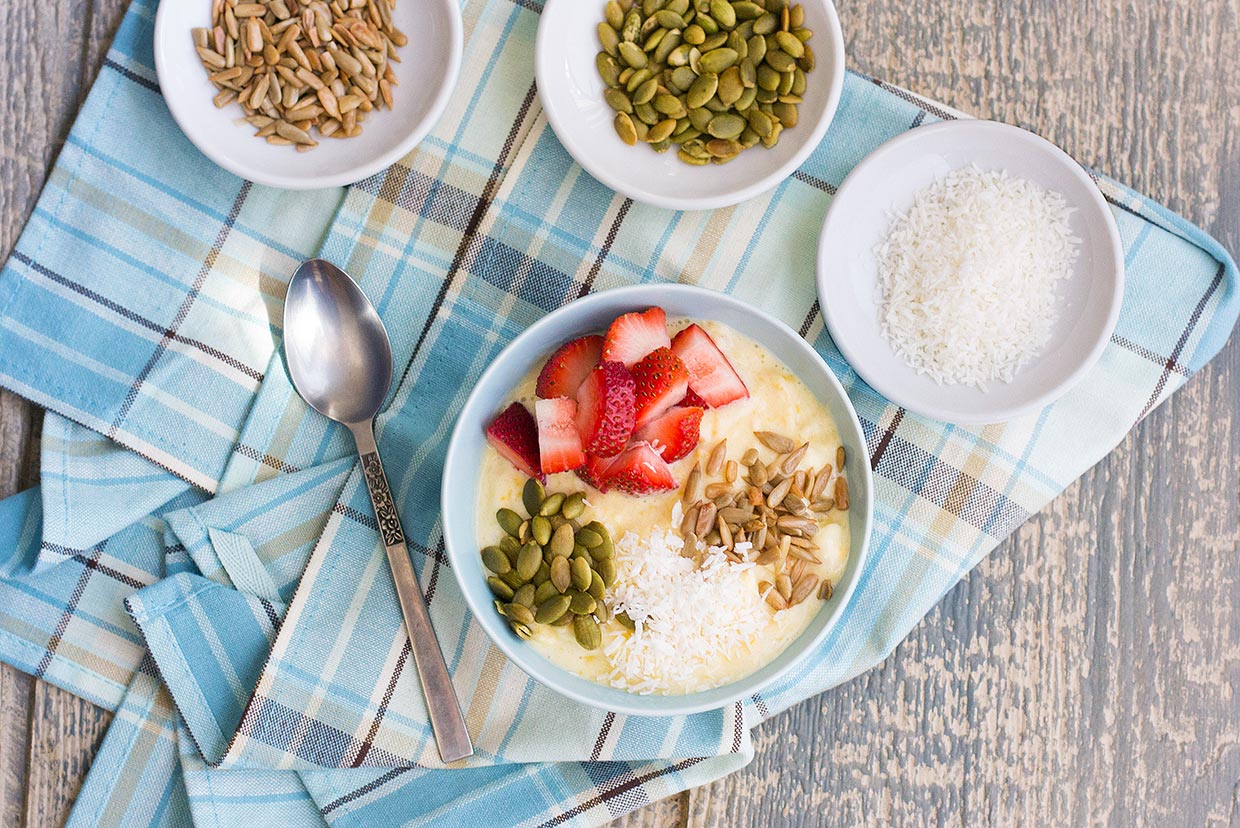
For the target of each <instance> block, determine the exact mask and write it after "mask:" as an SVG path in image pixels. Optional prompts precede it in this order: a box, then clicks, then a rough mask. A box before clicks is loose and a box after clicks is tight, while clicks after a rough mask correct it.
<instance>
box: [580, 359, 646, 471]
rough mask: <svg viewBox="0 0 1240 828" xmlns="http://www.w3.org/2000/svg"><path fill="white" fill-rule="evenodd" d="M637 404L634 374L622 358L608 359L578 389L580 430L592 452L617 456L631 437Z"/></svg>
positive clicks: (601, 455) (584, 445)
mask: <svg viewBox="0 0 1240 828" xmlns="http://www.w3.org/2000/svg"><path fill="white" fill-rule="evenodd" d="M636 410H637V404H636V401H635V398H634V384H633V375H632V374H630V373H629V372H628V369H626V368H625V367H624V366H623V365H621V364H620V363H619V362H604V363H603V364H602V365H600V366H598V367H597V368H595V369H594V370H593V371H591V372H590V373H589V374H588V375H587V376H586V379H585V382H583V383H581V387H580V388H578V389H577V431H578V432H579V433H580V434H581V446H582V448H583V449H585V451H586V452H588V453H589V454H594V455H597V456H599V457H614V456H616V455H617V454H619V453H620V452H621V451H622V450H623V449H624V445H625V443H627V442H628V441H629V435H630V434H632V433H633V422H634V417H635V416H636Z"/></svg>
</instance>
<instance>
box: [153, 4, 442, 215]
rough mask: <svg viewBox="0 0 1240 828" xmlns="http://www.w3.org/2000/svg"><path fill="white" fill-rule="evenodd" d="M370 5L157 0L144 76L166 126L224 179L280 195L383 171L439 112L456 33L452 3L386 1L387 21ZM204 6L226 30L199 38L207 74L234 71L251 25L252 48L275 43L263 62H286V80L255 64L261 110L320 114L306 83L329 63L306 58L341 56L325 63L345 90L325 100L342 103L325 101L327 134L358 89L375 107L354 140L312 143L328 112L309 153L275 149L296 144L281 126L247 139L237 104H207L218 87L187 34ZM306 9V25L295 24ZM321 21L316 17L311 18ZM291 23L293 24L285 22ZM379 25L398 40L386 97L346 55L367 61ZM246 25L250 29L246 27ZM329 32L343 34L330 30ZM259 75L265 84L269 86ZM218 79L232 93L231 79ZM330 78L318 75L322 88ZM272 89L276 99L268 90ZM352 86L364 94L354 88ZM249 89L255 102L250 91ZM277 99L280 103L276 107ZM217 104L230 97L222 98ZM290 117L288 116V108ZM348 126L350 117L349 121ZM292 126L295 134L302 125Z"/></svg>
mask: <svg viewBox="0 0 1240 828" xmlns="http://www.w3.org/2000/svg"><path fill="white" fill-rule="evenodd" d="M376 3H383V4H387V3H388V0H353V2H344V3H343V5H344V6H346V7H350V8H349V9H348V10H346V12H345V14H346V17H345V19H342V20H337V19H334V16H332V12H331V11H330V10H329V8H328V6H327V4H326V3H315V4H313V5H311V4H310V3H309V2H305V3H302V4H300V5H299V4H298V3H297V2H296V0H177V2H171V1H170V2H166V3H160V4H159V12H158V14H157V15H156V18H155V67H156V71H157V73H158V75H159V86H160V90H161V91H162V92H163V95H164V99H165V100H166V101H167V102H168V108H169V109H170V110H171V111H172V116H173V118H175V119H176V122H177V124H178V125H179V126H180V127H181V129H182V131H184V132H185V134H186V136H187V137H188V138H189V139H190V141H192V142H193V143H194V145H195V146H196V147H198V149H199V150H201V151H202V153H203V154H204V155H206V156H207V157H208V158H210V159H211V160H212V161H214V162H215V163H216V164H219V165H220V166H221V167H223V168H224V169H226V170H228V171H229V172H232V173H234V174H236V175H239V176H241V177H242V178H246V179H249V180H250V181H254V182H256V183H259V184H266V185H268V186H272V187H280V188H284V189H291V190H308V189H315V188H320V187H336V186H342V185H345V184H352V183H354V182H356V181H360V180H361V179H363V178H366V177H367V176H370V175H373V174H374V173H377V172H379V171H380V170H383V169H384V168H386V167H388V166H389V165H391V164H392V163H394V162H395V161H397V160H399V159H400V158H401V157H403V156H404V155H406V154H407V153H408V152H409V151H410V150H412V149H413V148H414V146H415V145H416V144H417V143H418V142H419V141H421V140H422V138H423V137H425V136H426V134H427V133H428V132H429V131H430V129H431V127H433V126H434V124H435V121H436V120H438V118H439V116H440V115H441V114H442V113H443V111H444V108H445V107H446V106H447V103H448V98H449V96H450V95H451V93H452V89H453V87H454V86H455V85H456V79H457V76H458V74H459V72H460V65H461V53H462V51H463V25H462V22H461V12H460V9H459V8H458V5H457V3H456V2H455V0H418V2H413V3H410V2H403V3H396V4H394V6H392V5H391V4H388V6H389V8H390V9H391V10H390V13H389V12H386V11H385V10H382V9H381V8H380V7H379V6H376V5H375V4H376ZM223 7H227V8H228V10H229V12H228V14H227V15H224V12H223V10H222V9H223ZM372 7H373V9H372ZM216 9H220V13H221V15H223V16H224V17H225V18H227V17H231V18H232V20H231V21H230V20H227V19H225V20H224V23H225V25H223V26H221V27H220V31H219V32H218V33H216V32H213V31H208V32H206V33H204V34H205V35H206V36H205V39H206V41H207V47H206V50H205V51H207V52H210V53H212V54H210V55H206V58H207V59H208V60H210V61H212V62H213V63H214V64H216V65H217V66H218V68H217V69H216V71H217V72H218V71H221V70H224V71H227V70H230V69H236V68H238V67H242V68H244V55H247V54H251V53H250V52H249V51H248V46H247V45H243V43H245V41H246V40H247V37H248V35H249V34H250V31H249V29H250V27H251V25H253V26H254V27H255V28H257V29H258V31H256V32H254V34H255V35H256V36H257V37H258V38H259V40H256V41H255V43H256V44H257V43H258V42H259V41H263V43H264V45H266V43H268V42H269V43H270V44H271V45H272V46H273V48H274V47H275V46H278V45H279V46H282V47H283V48H281V49H279V51H278V52H277V53H276V54H275V55H273V57H275V58H276V59H277V64H276V65H277V66H279V65H280V63H279V62H280V61H284V63H285V64H291V65H284V66H283V68H284V69H285V70H287V71H286V72H285V73H284V74H281V73H278V72H276V71H275V68H274V67H273V68H272V69H271V71H270V72H268V71H266V70H267V68H268V67H267V66H266V64H264V65H263V66H262V68H261V69H260V71H259V72H258V73H256V74H255V75H254V77H253V78H251V81H250V82H251V83H253V84H257V83H258V82H259V79H260V78H263V79H265V80H264V86H265V88H266V89H267V92H268V94H267V95H266V96H264V99H265V101H266V102H267V104H268V105H269V106H275V101H276V100H279V101H280V109H279V110H276V111H277V112H283V111H285V110H284V104H285V101H286V100H287V101H288V102H289V105H291V107H292V115H293V116H302V115H305V114H308V113H313V112H314V109H304V108H302V107H305V106H310V107H317V108H319V109H323V108H324V107H325V106H328V104H326V103H324V102H323V101H320V100H318V95H317V93H316V92H315V90H314V88H313V84H315V83H321V82H322V81H321V78H322V74H323V73H324V72H330V71H331V66H330V65H328V66H326V67H325V66H324V64H323V63H322V61H316V56H317V54H321V53H322V52H323V51H330V53H331V54H332V55H334V56H339V55H340V53H341V48H342V46H348V47H349V48H348V50H347V51H346V52H345V54H344V57H343V58H341V59H340V60H339V61H337V60H335V58H334V57H333V59H332V60H331V61H330V63H338V64H339V66H338V67H337V69H336V71H337V72H338V73H339V74H340V75H341V76H342V77H341V78H340V82H341V83H342V84H343V83H345V81H346V80H348V81H349V83H348V86H347V87H345V88H344V89H342V88H341V87H340V86H337V87H336V91H337V92H341V91H343V93H344V94H343V95H342V96H340V97H341V98H344V100H345V104H344V105H343V106H342V105H341V103H340V100H339V99H337V100H335V101H333V102H332V103H334V105H335V108H336V112H337V113H339V114H340V116H341V117H340V119H339V120H336V123H337V125H338V127H336V128H335V129H336V132H337V134H339V133H340V131H341V130H340V129H339V125H342V124H343V123H344V122H345V118H346V117H347V116H348V115H349V114H350V113H345V112H343V111H342V110H343V109H344V108H345V107H348V106H353V105H358V106H357V111H362V110H364V108H365V104H362V103H361V102H360V101H359V100H358V98H359V97H360V96H359V95H358V94H357V93H358V92H359V91H360V92H362V93H363V94H364V95H366V96H367V98H368V101H369V99H370V96H371V95H373V99H374V101H375V102H376V103H379V104H383V105H382V106H375V105H374V104H370V105H371V106H372V107H373V111H371V112H368V113H366V114H365V117H364V120H363V121H362V123H361V124H360V125H359V126H360V127H361V133H360V134H357V135H354V136H353V137H349V138H337V137H325V136H323V135H322V134H321V133H320V132H319V128H320V126H325V125H326V124H327V121H328V120H335V119H333V118H332V117H331V114H329V113H328V112H321V113H319V114H318V115H317V117H318V118H319V123H318V124H315V125H313V126H311V127H310V128H308V129H305V130H303V131H304V132H305V133H307V134H308V135H309V136H310V137H311V139H312V140H314V141H316V142H317V144H318V145H317V146H315V147H314V148H312V149H310V150H309V151H302V152H299V151H297V147H296V146H295V143H294V144H285V143H283V141H287V140H289V137H286V136H291V138H292V139H293V140H294V142H296V141H297V140H298V139H300V135H299V134H298V133H297V132H293V131H290V130H289V129H288V128H287V126H286V127H282V128H281V135H280V138H281V139H283V140H281V141H280V143H279V144H276V143H269V142H268V141H267V140H266V139H265V138H264V137H258V136H256V135H255V133H256V132H257V131H258V129H257V128H256V126H255V125H254V124H251V123H247V121H246V113H245V112H244V111H243V110H242V107H241V104H240V103H239V102H238V101H236V100H230V101H227V102H225V104H224V105H223V106H221V107H217V106H216V104H215V101H214V98H215V96H216V95H218V94H220V91H221V90H220V88H218V87H217V86H216V85H215V84H214V83H213V82H212V81H211V80H210V79H209V77H208V70H207V68H206V67H205V65H204V57H203V56H202V55H201V54H200V51H199V49H198V48H197V47H198V46H199V44H200V43H201V41H202V39H204V37H203V35H202V34H200V35H198V38H199V40H198V41H197V42H196V41H195V34H194V30H195V29H198V28H208V29H209V27H211V25H212V23H213V14H214V13H215V10H216ZM237 9H240V11H241V14H240V15H238V14H236V13H234V12H235V10H237ZM307 9H309V15H310V16H309V17H308V18H303V14H305V12H306V11H307ZM315 9H319V11H320V16H318V17H316V16H315V11H314V10H315ZM250 15H253V16H250ZM323 15H326V16H327V18H326V19H323ZM292 19H295V21H296V22H295V23H288V22H287V21H288V20H292ZM376 19H377V20H379V21H380V22H379V24H378V25H376V24H375V22H374V21H375V20H376ZM388 19H390V21H391V25H392V26H393V27H394V28H395V30H397V31H398V32H399V34H395V35H393V39H394V40H396V41H401V40H405V39H407V42H405V43H404V44H403V45H401V46H399V47H397V48H396V49H395V52H396V55H397V57H399V59H400V62H399V63H397V62H395V61H391V62H389V63H388V66H390V67H391V70H392V73H391V74H390V75H388V78H389V83H387V84H384V86H387V87H388V88H387V89H382V88H380V84H379V82H378V79H382V78H383V72H382V71H381V70H379V69H376V68H375V66H374V63H372V64H371V65H370V66H362V64H361V61H359V59H358V57H359V56H357V51H356V50H358V49H360V50H361V51H362V52H363V56H364V54H365V53H366V52H367V49H366V47H367V46H368V42H369V44H370V45H371V48H370V50H369V51H370V54H376V53H377V52H378V50H379V48H382V47H381V45H380V44H381V43H382V42H383V41H380V40H375V39H374V38H376V37H382V36H384V35H386V32H387V29H386V25H385V24H386V21H387V20H388ZM251 20H253V21H254V23H253V24H251V23H250V22H249V21H251ZM259 20H262V21H263V26H262V27H259V26H258V21H259ZM233 21H235V22H236V24H237V35H238V36H237V37H236V38H233V39H231V40H232V43H231V44H229V42H228V41H229V40H230V38H229V36H228V30H229V26H230V25H231V23H232V22H233ZM282 23H283V25H281V24H282ZM323 24H326V27H328V28H329V29H330V30H331V31H332V32H333V34H332V38H331V43H330V44H329V43H328V41H327V40H326V39H323V38H320V37H319V31H321V29H319V27H320V25H323ZM294 25H295V26H296V27H297V29H298V30H299V34H298V36H297V38H296V41H295V45H284V43H283V39H284V36H285V35H286V34H287V30H288V29H289V28H290V27H292V26H294ZM307 27H309V28H313V29H316V31H315V32H314V35H315V36H314V37H313V38H312V37H311V36H310V35H309V33H308V32H307V31H306V28H307ZM341 28H343V29H345V31H343V32H342V31H341ZM217 37H218V38H219V39H218V40H217ZM267 38H269V40H267ZM314 41H317V43H316V42H314ZM349 41H351V42H349ZM230 51H231V55H229V52H230ZM298 52H300V54H297V53H298ZM311 52H315V53H316V56H311V57H306V58H305V60H306V62H307V64H303V65H300V66H299V64H298V62H297V59H298V58H300V57H303V56H306V55H308V54H309V53H311ZM316 62H317V64H318V69H317V71H315V72H313V73H308V74H311V75H313V76H314V77H313V79H312V80H310V81H307V80H306V79H304V76H302V77H298V78H296V79H295V80H292V81H290V79H289V77H288V75H289V74H290V73H293V74H295V72H294V70H295V69H297V68H302V69H303V71H306V70H305V65H310V66H311V68H314V65H315V63H316ZM359 66H360V67H361V68H360V69H359V68H358V67H359ZM350 68H352V69H354V70H356V71H357V74H358V76H360V77H362V78H363V80H361V81H358V82H356V83H355V82H353V81H352V80H349V79H350V77H351V76H350V75H349V74H348V71H349V69H350ZM372 70H373V71H372ZM268 75H270V76H271V78H274V79H275V82H274V83H272V82H271V78H269V77H268ZM225 77H226V76H225ZM227 80H228V81H231V82H232V83H234V84H236V79H235V78H229V79H227ZM330 80H331V76H330V75H329V77H328V81H329V83H328V84H327V86H328V88H329V89H330V88H331V84H330ZM391 81H394V82H391ZM299 82H300V83H301V84H302V87H301V89H300V90H299V93H298V95H297V96H296V98H295V99H294V97H293V93H292V92H291V91H290V88H292V89H297V83H299ZM277 86H278V87H279V89H278V90H277V89H275V88H274V87H277ZM363 86H365V87H367V89H365V90H363V89H362V87H363ZM247 87H248V84H247ZM247 87H243V90H244V89H245V88H247ZM389 91H390V93H391V98H392V108H391V109H388V108H387V106H386V104H385V103H384V97H385V93H386V92H389ZM251 92H253V93H254V94H256V95H258V94H259V90H257V89H254V90H251ZM333 94H334V93H333ZM285 95H288V96H289V97H288V98H285ZM345 96H351V97H345ZM225 97H226V98H228V97H232V96H231V95H229V94H228V93H227V92H225ZM247 100H248V96H247ZM359 104H360V105H359ZM299 109H300V110H301V111H300V112H299V111H297V110H299ZM268 112H270V110H268ZM260 114H261V113H260ZM353 117H354V118H356V117H357V116H356V114H354V115H353ZM281 120H283V119H281ZM350 120H351V119H350ZM260 123H262V122H261V121H260ZM300 123H301V124H302V125H303V126H304V125H305V120H301V121H300ZM268 126H273V125H268ZM274 126H278V124H274ZM328 129H329V130H330V129H332V127H328Z"/></svg>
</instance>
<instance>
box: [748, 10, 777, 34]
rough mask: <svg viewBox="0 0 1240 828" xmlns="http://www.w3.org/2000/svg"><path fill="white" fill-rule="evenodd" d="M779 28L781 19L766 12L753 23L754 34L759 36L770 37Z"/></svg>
mask: <svg viewBox="0 0 1240 828" xmlns="http://www.w3.org/2000/svg"><path fill="white" fill-rule="evenodd" d="M778 27H779V19H778V18H777V17H775V15H773V14H771V13H770V12H766V13H765V14H763V15H762V16H761V17H759V18H758V19H757V20H755V21H754V22H753V33H754V34H758V35H768V34H770V33H771V32H773V31H775V29H777V28H778Z"/></svg>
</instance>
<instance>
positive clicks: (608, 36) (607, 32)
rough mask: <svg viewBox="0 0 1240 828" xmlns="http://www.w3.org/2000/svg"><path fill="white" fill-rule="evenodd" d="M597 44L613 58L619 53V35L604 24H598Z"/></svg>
mask: <svg viewBox="0 0 1240 828" xmlns="http://www.w3.org/2000/svg"><path fill="white" fill-rule="evenodd" d="M598 42H599V44H601V45H602V47H603V51H604V52H606V53H607V54H609V55H612V56H613V57H614V56H615V55H618V54H619V53H620V33H619V32H617V31H616V30H615V29H613V28H612V27H611V26H608V25H607V24H606V23H600V24H598Z"/></svg>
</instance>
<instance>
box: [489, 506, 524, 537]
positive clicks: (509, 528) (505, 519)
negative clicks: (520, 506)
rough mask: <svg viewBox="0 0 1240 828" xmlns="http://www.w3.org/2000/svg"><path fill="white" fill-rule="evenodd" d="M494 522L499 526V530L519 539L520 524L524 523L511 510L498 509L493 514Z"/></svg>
mask: <svg viewBox="0 0 1240 828" xmlns="http://www.w3.org/2000/svg"><path fill="white" fill-rule="evenodd" d="M495 521H496V522H497V523H498V524H499V528H501V529H503V530H504V531H505V532H507V533H508V534H509V535H511V536H512V537H514V538H516V537H520V535H521V524H522V523H524V522H525V521H524V520H523V519H522V518H521V516H520V515H518V514H517V513H516V512H514V511H513V510H512V509H507V508H504V509H500V510H499V511H498V512H496V513H495Z"/></svg>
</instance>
